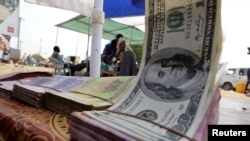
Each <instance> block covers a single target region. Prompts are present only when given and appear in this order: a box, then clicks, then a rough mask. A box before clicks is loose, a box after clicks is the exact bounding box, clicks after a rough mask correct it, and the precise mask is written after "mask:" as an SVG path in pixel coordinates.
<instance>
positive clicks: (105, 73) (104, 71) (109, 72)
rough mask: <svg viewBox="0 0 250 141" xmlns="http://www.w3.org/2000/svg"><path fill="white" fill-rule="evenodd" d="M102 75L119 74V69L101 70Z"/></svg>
mask: <svg viewBox="0 0 250 141" xmlns="http://www.w3.org/2000/svg"><path fill="white" fill-rule="evenodd" d="M101 76H119V72H117V71H109V70H101Z"/></svg>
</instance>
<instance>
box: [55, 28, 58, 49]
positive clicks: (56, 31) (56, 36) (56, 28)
mask: <svg viewBox="0 0 250 141" xmlns="http://www.w3.org/2000/svg"><path fill="white" fill-rule="evenodd" d="M57 40H58V27H57V28H56V44H55V45H57Z"/></svg>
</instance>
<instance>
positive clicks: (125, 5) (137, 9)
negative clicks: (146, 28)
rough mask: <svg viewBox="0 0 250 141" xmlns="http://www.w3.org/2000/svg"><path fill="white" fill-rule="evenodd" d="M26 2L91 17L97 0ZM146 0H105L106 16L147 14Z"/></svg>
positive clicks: (35, 0) (34, 0)
mask: <svg viewBox="0 0 250 141" xmlns="http://www.w3.org/2000/svg"><path fill="white" fill-rule="evenodd" d="M25 1H26V2H29V3H33V4H39V5H45V6H51V7H57V8H62V9H67V10H71V11H75V12H77V13H80V14H81V15H85V16H88V17H91V12H92V8H93V7H94V1H95V0H60V1H58V0H25ZM144 7H145V0H104V1H103V11H104V12H105V18H114V17H127V16H138V15H144V14H145V8H144Z"/></svg>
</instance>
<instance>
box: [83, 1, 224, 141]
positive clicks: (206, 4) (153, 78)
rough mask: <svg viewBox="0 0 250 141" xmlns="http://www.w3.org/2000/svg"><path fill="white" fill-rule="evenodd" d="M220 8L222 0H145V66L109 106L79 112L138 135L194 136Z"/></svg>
mask: <svg viewBox="0 0 250 141" xmlns="http://www.w3.org/2000/svg"><path fill="white" fill-rule="evenodd" d="M220 8H221V1H220V0H186V1H184V0H147V1H146V18H145V22H146V35H145V42H144V53H143V60H142V62H143V63H142V66H143V67H141V68H140V69H141V70H140V72H139V75H138V76H137V81H136V82H135V85H134V87H132V88H131V89H130V91H129V93H128V94H127V95H126V96H125V97H124V98H123V99H122V100H121V101H119V102H118V103H117V104H115V105H114V106H112V107H111V108H109V111H92V112H83V114H86V115H88V116H90V117H92V118H95V119H96V120H99V121H101V122H103V123H105V124H108V125H110V126H112V127H114V128H116V129H117V130H120V131H122V132H124V133H126V134H128V135H131V136H133V137H135V138H138V139H141V140H150V141H152V140H169V141H173V140H174V141H175V140H186V139H187V137H186V138H183V137H182V136H181V135H180V134H185V135H187V136H189V137H192V136H193V135H194V134H195V132H196V130H197V128H198V126H199V122H200V121H201V119H202V117H203V116H202V114H203V113H204V111H203V110H204V108H203V107H204V103H206V97H207V95H208V93H209V89H210V88H211V85H212V84H214V82H212V81H214V80H215V74H216V72H215V71H214V70H216V69H215V68H217V66H218V56H219V55H220V51H219V50H220V49H219V44H218V39H219V38H220V37H219V35H220V34H218V32H219V31H220V28H221V27H220V24H221V23H220ZM119 113H121V114H119ZM124 114H126V115H124ZM128 115H133V116H128ZM135 116H136V117H138V118H135ZM142 119H146V121H144V120H142ZM148 121H152V122H153V123H151V122H148ZM154 123H157V124H154ZM158 124H160V125H162V126H164V127H168V128H171V129H173V130H174V131H178V132H179V133H174V132H173V131H169V130H166V129H165V128H162V127H160V126H159V125H158Z"/></svg>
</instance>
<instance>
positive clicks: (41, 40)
mask: <svg viewBox="0 0 250 141" xmlns="http://www.w3.org/2000/svg"><path fill="white" fill-rule="evenodd" d="M42 42H43V39H42V38H41V39H40V54H41V52H42Z"/></svg>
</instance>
